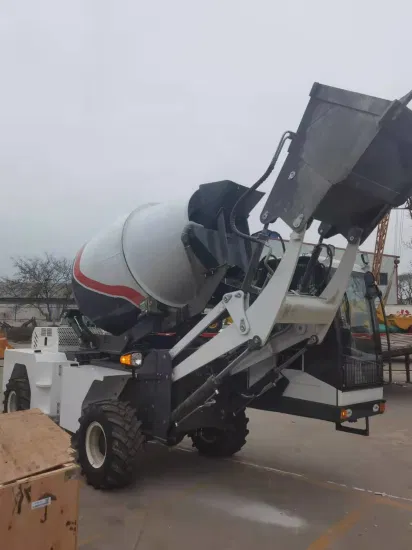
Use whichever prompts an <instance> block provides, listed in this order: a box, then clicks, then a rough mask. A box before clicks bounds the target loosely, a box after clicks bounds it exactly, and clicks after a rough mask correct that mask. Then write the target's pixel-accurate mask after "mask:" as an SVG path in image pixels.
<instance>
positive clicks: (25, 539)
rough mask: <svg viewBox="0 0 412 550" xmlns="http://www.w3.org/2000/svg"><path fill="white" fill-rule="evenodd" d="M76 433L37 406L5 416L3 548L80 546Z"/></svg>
mask: <svg viewBox="0 0 412 550" xmlns="http://www.w3.org/2000/svg"><path fill="white" fill-rule="evenodd" d="M78 498H79V472H78V467H77V466H76V464H75V463H74V458H73V454H72V450H71V448H70V436H69V435H68V434H67V433H66V432H65V431H64V430H62V429H61V428H59V426H57V424H55V423H54V422H53V421H52V420H50V419H49V418H48V417H47V416H46V415H44V414H43V413H41V411H39V410H37V409H30V410H28V411H20V412H15V413H8V414H2V415H0V548H1V550H76V549H77V530H78Z"/></svg>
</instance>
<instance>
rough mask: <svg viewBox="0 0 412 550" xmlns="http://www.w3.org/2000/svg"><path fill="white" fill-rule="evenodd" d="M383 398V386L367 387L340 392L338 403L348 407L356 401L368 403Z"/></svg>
mask: <svg viewBox="0 0 412 550" xmlns="http://www.w3.org/2000/svg"><path fill="white" fill-rule="evenodd" d="M380 399H383V388H366V389H363V390H353V391H346V392H341V391H340V392H339V393H338V405H339V406H340V407H346V406H347V405H354V404H356V403H368V401H379V400H380Z"/></svg>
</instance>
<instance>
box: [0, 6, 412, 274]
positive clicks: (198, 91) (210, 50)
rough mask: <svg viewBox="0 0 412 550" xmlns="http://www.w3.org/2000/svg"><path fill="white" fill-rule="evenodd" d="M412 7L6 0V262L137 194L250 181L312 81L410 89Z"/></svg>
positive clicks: (2, 120) (45, 247)
mask: <svg viewBox="0 0 412 550" xmlns="http://www.w3.org/2000/svg"><path fill="white" fill-rule="evenodd" d="M411 19H412V7H411V4H410V2H408V1H406V0H405V1H401V0H398V1H395V0H392V1H391V2H387V1H383V0H357V1H354V0H346V1H345V2H339V3H338V2H333V1H331V0H328V1H326V0H311V1H305V0H294V1H293V2H287V1H282V2H279V1H276V0H253V1H252V0H249V1H242V0H207V1H206V0H205V1H194V0H173V1H172V0H160V1H142V0H130V1H126V0H117V1H115V0H111V1H109V0H70V1H68V0H66V1H62V0H35V1H34V0H0V59H1V61H0V67H1V78H0V177H1V195H0V224H1V235H2V238H1V240H0V257H1V268H0V271H1V273H0V274H6V273H9V272H10V270H11V261H10V257H11V256H13V255H14V256H17V255H34V254H39V253H42V252H44V251H48V252H54V253H56V254H58V255H66V256H68V257H72V256H73V255H74V254H75V252H76V251H77V249H78V248H80V246H81V245H82V244H83V242H84V241H86V240H87V239H89V238H90V237H92V236H93V235H94V234H95V233H96V232H97V231H98V230H99V229H100V228H102V227H103V226H105V225H107V224H109V223H110V222H111V221H112V220H115V219H116V218H117V217H118V216H119V215H121V214H123V213H126V212H128V211H129V210H131V209H132V208H133V207H135V206H138V205H139V204H140V203H142V202H147V201H153V200H159V199H162V200H171V199H173V198H176V197H177V196H188V195H190V194H191V193H192V192H193V191H194V190H195V189H196V188H197V186H198V185H199V184H201V183H206V182H210V181H216V180H220V179H232V180H234V181H237V182H239V183H242V184H245V185H250V184H252V183H253V182H254V181H255V180H256V179H257V178H258V177H259V176H260V175H261V173H262V172H263V171H264V170H265V168H266V166H267V164H268V162H269V160H270V158H271V156H272V154H273V152H274V149H275V147H276V144H277V141H278V139H279V136H280V134H281V133H282V132H283V131H284V130H286V129H290V130H295V129H296V127H297V125H298V123H299V120H300V117H301V115H302V113H303V111H304V109H305V106H306V103H307V101H308V93H309V91H310V88H311V86H312V84H313V82H315V81H318V82H321V83H324V84H330V85H333V86H338V87H343V88H349V89H353V90H356V91H360V92H364V93H367V94H371V95H377V96H381V97H385V98H388V99H393V98H397V97H400V96H403V95H404V94H405V93H406V92H407V91H409V90H410V89H411V88H412V71H411V68H410V52H411V46H412V34H411V30H410V26H411ZM272 183H273V179H272V181H271V182H267V183H266V185H265V186H264V189H265V190H268V189H270V187H271V184H272ZM262 207H263V202H262V204H261V205H260V208H259V206H258V209H256V211H255V212H254V215H253V220H252V227H253V229H257V228H258V227H259V224H258V215H259V214H260V209H261V208H262ZM398 216H400V214H399V213H398ZM395 217H396V216H395V215H392V221H391V227H390V232H389V236H388V240H387V247H386V251H387V252H389V253H393V252H394V251H396V248H397V247H398V248H399V244H398V245H397V246H395V245H396V243H395V234H396V233H400V231H399V230H398V231H395ZM404 218H405V222H404V230H403V235H404V240H408V238H410V237H411V236H412V231H411V225H412V222H409V220H408V218H407V216H404ZM275 228H276V229H281V230H282V231H283V229H284V227H282V225H280V224H279V226H276V227H275ZM287 234H288V231H286V232H285V236H287ZM308 237H309V240H312V241H313V240H316V238H317V237H316V233H315V232H314V231H313V230H312V231H311V232H310V233H309V235H308ZM398 241H399V239H398ZM336 244H342V240H339V239H338V240H337V241H336ZM373 246H374V239H373V237H371V238H369V239H368V241H367V243H366V244H365V245H364V248H366V249H370V250H371V249H373ZM402 252H403V255H402V263H401V268H402V269H403V270H404V269H406V268H407V267H408V264H409V261H410V260H411V259H412V256H411V254H409V255H408V253H407V252H405V251H404V249H403V250H402Z"/></svg>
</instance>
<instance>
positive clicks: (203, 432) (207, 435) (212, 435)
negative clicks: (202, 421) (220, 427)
mask: <svg viewBox="0 0 412 550" xmlns="http://www.w3.org/2000/svg"><path fill="white" fill-rule="evenodd" d="M197 435H198V437H199V438H200V439H202V440H203V441H204V442H205V443H209V444H210V445H212V444H213V443H214V442H215V441H216V439H217V434H216V432H214V431H213V429H210V428H209V429H207V428H203V429H200V430H199V432H198V434H197Z"/></svg>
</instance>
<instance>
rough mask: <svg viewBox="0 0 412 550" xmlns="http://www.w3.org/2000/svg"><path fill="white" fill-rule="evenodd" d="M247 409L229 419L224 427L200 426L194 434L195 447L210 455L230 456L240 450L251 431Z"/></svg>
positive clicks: (201, 452) (200, 451) (203, 453)
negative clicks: (248, 427)
mask: <svg viewBox="0 0 412 550" xmlns="http://www.w3.org/2000/svg"><path fill="white" fill-rule="evenodd" d="M248 422H249V419H248V418H247V417H246V414H245V411H241V412H239V413H238V414H237V415H236V416H233V417H232V418H230V419H228V423H227V426H226V427H225V428H224V429H219V428H200V429H199V430H197V431H196V432H195V433H194V434H193V435H192V436H191V438H192V442H193V447H196V449H197V450H198V451H199V453H200V454H201V455H204V456H208V457H215V458H217V457H221V458H224V457H229V456H232V455H234V454H235V453H237V452H238V451H240V449H241V448H242V447H243V445H245V443H246V436H247V435H248V433H249V430H248V429H247V424H248Z"/></svg>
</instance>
